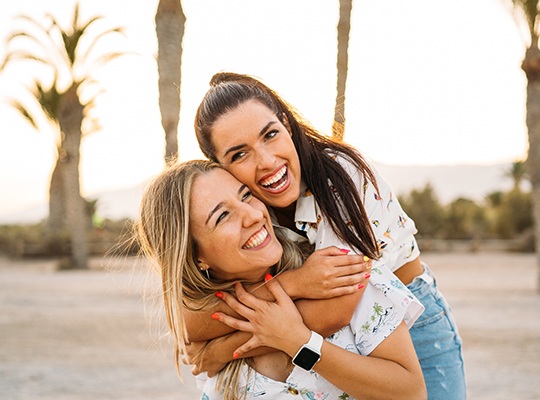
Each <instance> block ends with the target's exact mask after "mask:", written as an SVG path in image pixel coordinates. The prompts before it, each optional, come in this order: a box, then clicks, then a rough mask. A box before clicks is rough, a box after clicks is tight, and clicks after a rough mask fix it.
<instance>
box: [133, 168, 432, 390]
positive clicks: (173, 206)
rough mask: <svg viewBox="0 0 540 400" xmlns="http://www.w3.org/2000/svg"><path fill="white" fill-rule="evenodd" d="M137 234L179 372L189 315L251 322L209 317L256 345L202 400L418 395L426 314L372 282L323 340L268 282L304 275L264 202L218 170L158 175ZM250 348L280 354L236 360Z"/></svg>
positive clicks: (211, 384)
mask: <svg viewBox="0 0 540 400" xmlns="http://www.w3.org/2000/svg"><path fill="white" fill-rule="evenodd" d="M138 237H139V240H140V243H141V246H142V249H143V251H144V253H145V254H146V255H147V256H148V257H149V258H150V259H152V260H153V261H154V262H155V266H156V268H157V271H158V272H159V273H160V274H161V277H162V288H163V298H164V305H165V311H166V315H167V321H168V325H169V328H170V330H171V334H172V336H173V339H174V345H175V355H176V357H175V358H176V363H177V366H178V362H179V360H178V358H179V357H180V355H179V353H180V349H182V348H183V347H184V343H185V342H186V341H188V340H189V336H188V334H187V331H186V324H185V315H186V314H187V310H190V313H194V312H196V311H197V310H201V311H202V313H203V314H204V315H206V314H205V313H204V311H205V310H213V309H215V308H216V307H217V305H218V304H219V303H222V304H223V305H224V304H225V303H227V304H228V305H229V306H230V307H232V309H234V310H236V311H237V314H235V315H243V316H244V317H245V318H247V320H248V321H249V322H247V321H245V320H242V321H240V320H237V319H235V318H234V317H229V316H227V315H226V314H225V313H222V312H219V313H215V314H213V318H214V319H215V320H217V321H215V322H216V323H217V322H219V323H221V322H224V323H227V324H229V325H231V326H232V327H233V328H235V329H241V330H245V331H247V332H249V334H250V335H252V339H251V340H250V341H249V342H248V344H246V345H245V346H242V347H241V348H239V349H237V351H236V352H235V357H234V358H235V360H233V361H231V362H229V363H228V364H227V367H226V368H225V369H223V370H222V371H221V372H220V373H219V374H218V375H217V376H216V377H214V378H211V379H208V380H207V381H206V383H205V387H204V391H203V394H202V399H239V398H245V399H250V398H255V397H256V398H261V399H265V398H268V399H280V398H289V397H290V396H291V395H295V394H303V395H305V396H306V397H307V398H338V397H339V398H349V399H351V398H356V397H361V398H366V399H388V398H396V399H397V398H400V399H422V398H425V397H426V391H425V385H424V381H423V377H422V372H421V369H420V365H419V363H418V360H417V358H416V354H415V351H414V347H413V345H412V342H411V339H410V336H409V333H408V329H407V325H409V326H410V325H411V324H412V323H414V320H415V319H416V318H417V316H418V314H419V313H420V312H421V311H422V307H421V306H420V305H419V303H418V301H417V300H416V298H415V297H414V296H412V295H411V294H410V293H409V292H407V291H406V290H405V291H404V292H403V295H404V297H402V298H401V299H400V301H398V302H396V301H395V298H392V297H388V296H387V294H386V293H385V292H384V291H381V290H380V289H379V288H377V287H375V286H374V285H371V284H368V285H367V287H366V288H365V292H364V293H363V297H362V301H361V302H360V304H359V305H358V307H357V310H356V312H355V313H354V316H353V319H352V321H351V323H350V324H349V325H347V326H346V327H344V328H343V329H341V330H339V331H338V332H336V334H334V335H332V336H331V337H329V338H327V340H322V337H321V336H320V335H319V334H318V333H316V332H314V331H313V330H311V329H310V328H309V327H307V326H306V324H305V323H304V322H303V320H302V317H301V315H300V313H299V311H298V309H297V308H296V307H295V303H293V302H292V301H291V299H290V296H288V295H287V293H286V292H285V291H284V290H283V288H282V286H281V285H280V283H279V281H278V280H277V279H271V280H270V281H269V282H266V283H265V280H264V278H265V277H267V279H268V278H269V277H270V276H274V277H276V276H277V277H279V276H280V275H281V274H282V273H284V271H287V270H289V269H293V268H295V267H298V266H300V265H301V264H302V261H303V256H302V252H301V251H300V250H299V249H298V248H296V247H295V246H294V245H293V244H291V243H292V242H290V241H288V240H287V239H286V238H280V239H279V240H278V239H277V236H276V234H275V232H274V229H273V227H272V223H271V219H270V216H269V213H268V210H267V208H266V207H265V206H264V204H263V203H262V202H260V201H259V200H257V199H256V198H255V197H253V196H252V194H251V192H250V190H249V189H248V187H247V186H246V185H244V184H242V183H240V182H239V181H238V180H236V179H235V178H234V177H233V176H232V175H231V174H229V173H228V172H227V171H225V170H224V169H222V168H221V167H220V166H219V165H217V164H214V163H211V162H208V161H192V162H187V163H183V164H178V165H174V166H172V167H170V168H168V169H167V170H166V171H165V172H164V173H163V174H161V175H160V176H159V177H158V178H157V179H156V180H155V181H154V182H153V183H152V184H151V185H150V187H149V188H148V190H147V191H146V193H145V194H144V196H143V200H142V204H141V215H140V221H139V223H138ZM340 257H349V256H345V255H342V256H340ZM243 285H248V286H249V287H250V291H251V292H252V293H254V294H256V295H257V296H260V297H263V298H266V299H260V298H258V297H255V296H253V295H252V294H248V293H247V292H246V291H245V290H244V288H243ZM232 293H236V294H237V295H238V298H239V300H240V302H238V301H236V300H235V299H234V296H232ZM313 301H316V300H313ZM258 346H267V347H272V348H274V349H276V350H278V352H274V353H268V354H265V355H260V356H255V357H251V358H241V357H243V356H245V355H246V352H248V351H250V350H251V349H252V348H255V347H258ZM317 396H319V397H317ZM321 396H322V397H321Z"/></svg>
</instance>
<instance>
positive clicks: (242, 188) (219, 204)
mask: <svg viewBox="0 0 540 400" xmlns="http://www.w3.org/2000/svg"><path fill="white" fill-rule="evenodd" d="M246 188H247V185H243V184H242V185H240V188H238V191H237V192H236V194H240V193H242V192H243V191H244V189H246ZM224 204H225V202H223V201H220V202H219V203H218V205H217V206H215V207H214V208H213V209H212V211H210V212H209V213H208V217H207V218H206V222H205V223H204V224H205V225H206V224H208V221H210V218H212V215H214V214H215V213H216V211H218V210H219V209H220V208H221V207H223V205H224Z"/></svg>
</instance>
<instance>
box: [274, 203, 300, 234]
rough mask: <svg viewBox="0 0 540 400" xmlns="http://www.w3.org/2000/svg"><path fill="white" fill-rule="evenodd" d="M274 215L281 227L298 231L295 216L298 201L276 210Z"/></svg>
mask: <svg viewBox="0 0 540 400" xmlns="http://www.w3.org/2000/svg"><path fill="white" fill-rule="evenodd" d="M274 214H275V215H276V218H277V220H278V222H279V224H280V225H281V226H284V227H287V228H289V229H292V230H296V225H295V223H294V215H295V214H296V201H295V202H294V203H292V204H291V205H289V206H287V207H285V208H274Z"/></svg>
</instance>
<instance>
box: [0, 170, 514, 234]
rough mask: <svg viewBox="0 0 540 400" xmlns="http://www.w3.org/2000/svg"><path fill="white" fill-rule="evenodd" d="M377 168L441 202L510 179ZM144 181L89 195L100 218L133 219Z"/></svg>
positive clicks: (17, 217) (39, 211)
mask: <svg viewBox="0 0 540 400" xmlns="http://www.w3.org/2000/svg"><path fill="white" fill-rule="evenodd" d="M377 167H378V171H379V172H380V173H381V175H382V176H383V178H384V179H386V181H387V182H388V183H389V184H390V186H391V187H392V189H393V191H394V193H395V194H396V195H397V196H400V195H403V194H405V193H408V192H410V191H411V190H412V189H416V188H423V187H424V186H425V185H426V184H427V183H428V182H429V183H431V185H432V186H433V187H434V189H435V192H436V193H437V195H438V196H439V199H440V200H441V201H442V202H443V203H449V202H451V201H452V200H455V199H456V198H458V197H467V198H470V199H473V200H475V201H481V200H482V199H483V198H484V197H485V196H486V195H487V194H489V193H491V192H494V191H497V190H508V189H509V188H510V187H511V185H512V182H511V180H510V179H509V178H507V177H505V175H504V173H505V171H507V170H508V168H509V167H510V165H509V164H496V165H489V166H478V165H458V166H395V165H384V164H378V165H377ZM143 190H144V184H143V183H141V184H139V185H137V186H134V187H131V188H125V189H119V190H111V191H106V192H102V193H95V194H91V195H89V196H88V197H89V198H97V199H98V212H99V214H100V215H101V216H102V217H104V218H110V219H120V218H124V217H129V218H133V217H135V216H136V215H137V213H138V209H139V203H140V200H141V196H142V193H143ZM47 210H48V206H47V205H46V204H41V205H37V206H35V207H31V208H25V209H22V210H20V211H18V212H14V213H13V212H12V213H9V214H2V213H1V212H0V224H9V223H33V222H38V221H40V220H41V219H43V218H45V217H46V215H47V212H48V211H47Z"/></svg>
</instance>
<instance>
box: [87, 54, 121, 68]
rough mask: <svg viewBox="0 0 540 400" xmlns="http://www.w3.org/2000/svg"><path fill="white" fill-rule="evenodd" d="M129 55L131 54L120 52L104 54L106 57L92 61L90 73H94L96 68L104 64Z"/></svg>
mask: <svg viewBox="0 0 540 400" xmlns="http://www.w3.org/2000/svg"><path fill="white" fill-rule="evenodd" d="M127 54H129V53H127V52H120V51H119V52H113V53H108V54H104V55H102V56H100V57H98V58H97V59H95V60H94V61H92V64H91V65H90V68H88V71H92V70H93V69H94V68H99V67H101V66H102V65H103V64H107V63H108V62H110V61H112V60H115V59H117V58H118V57H122V56H125V55H127Z"/></svg>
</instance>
